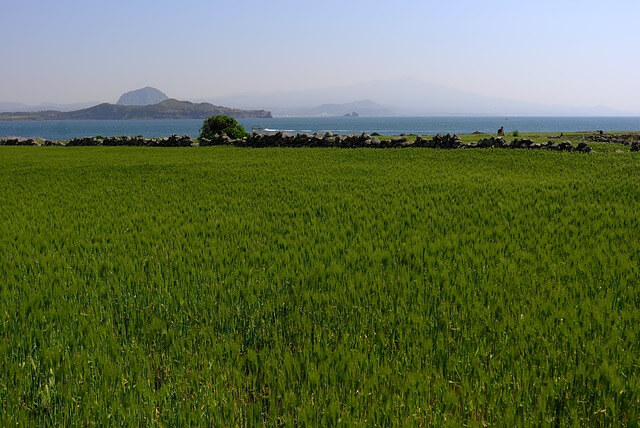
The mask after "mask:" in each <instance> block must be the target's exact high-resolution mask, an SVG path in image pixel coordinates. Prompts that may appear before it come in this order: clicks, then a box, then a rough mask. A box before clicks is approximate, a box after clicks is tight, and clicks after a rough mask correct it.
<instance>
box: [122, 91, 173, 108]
mask: <svg viewBox="0 0 640 428" xmlns="http://www.w3.org/2000/svg"><path fill="white" fill-rule="evenodd" d="M168 99H169V97H167V96H166V95H165V94H164V93H162V91H160V90H159V89H156V88H152V87H151V86H147V87H144V88H142V89H136V90H135V91H129V92H127V93H124V94H122V96H121V97H120V99H119V100H118V102H117V103H116V104H117V105H120V106H148V105H153V104H158V103H160V102H162V101H164V100H168Z"/></svg>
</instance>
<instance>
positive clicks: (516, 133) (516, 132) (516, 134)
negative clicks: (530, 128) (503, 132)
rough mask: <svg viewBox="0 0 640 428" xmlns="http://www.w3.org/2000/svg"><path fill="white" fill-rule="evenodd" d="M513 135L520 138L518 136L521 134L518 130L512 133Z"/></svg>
mask: <svg viewBox="0 0 640 428" xmlns="http://www.w3.org/2000/svg"><path fill="white" fill-rule="evenodd" d="M511 135H513V136H514V137H518V136H520V132H518V130H517V129H516V130H515V131H513V132H512V133H511Z"/></svg>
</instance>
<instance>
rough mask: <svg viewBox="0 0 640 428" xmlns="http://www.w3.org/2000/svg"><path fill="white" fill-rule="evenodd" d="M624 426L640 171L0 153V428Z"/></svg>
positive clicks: (450, 155)
mask: <svg viewBox="0 0 640 428" xmlns="http://www.w3.org/2000/svg"><path fill="white" fill-rule="evenodd" d="M16 424H18V425H20V426H34V425H51V426H54V425H55V426H60V425H74V426H93V425H100V426H112V425H136V426H149V425H162V426H189V425H211V426H255V425H263V424H264V425H268V426H273V425H285V426H291V425H322V426H333V425H339V424H344V425H352V424H353V425H361V426H376V425H378V426H389V425H406V426H418V425H435V426H442V425H454V426H459V425H468V426H484V425H494V424H495V425H499V426H514V425H528V424H531V425H623V426H637V425H638V424H640V156H639V155H638V154H636V153H628V152H625V153H616V152H613V151H608V152H607V151H600V152H598V151H596V152H595V153H591V154H578V153H558V152H549V151H526V150H501V149H486V150H453V151H443V150H429V149H403V150H393V149H389V150H367V149H354V150H348V149H238V148H230V147H207V148H204V147H203V148H198V147H194V148H181V149H161V148H134V147H116V148H109V147H89V148H64V147H1V148H0V425H3V426H9V425H16Z"/></svg>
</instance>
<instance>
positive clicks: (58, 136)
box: [0, 117, 640, 140]
mask: <svg viewBox="0 0 640 428" xmlns="http://www.w3.org/2000/svg"><path fill="white" fill-rule="evenodd" d="M239 122H240V123H241V124H242V125H243V126H244V127H245V129H246V130H247V131H251V130H252V129H254V128H256V129H257V128H259V129H260V130H259V131H258V132H263V133H268V132H276V131H285V132H288V133H292V134H296V133H307V134H312V133H315V132H318V133H324V132H327V131H331V132H333V133H334V134H359V133H362V132H365V131H366V132H369V133H372V132H377V133H379V134H381V135H398V134H402V133H404V134H418V135H435V134H444V133H457V134H468V133H471V132H474V131H480V132H486V133H495V132H496V131H497V130H498V128H500V127H501V126H504V128H505V131H506V132H507V133H509V132H512V131H516V130H517V131H520V132H571V131H596V130H602V131H637V130H640V117H358V118H348V117H312V118H302V117H276V118H272V119H241V120H239ZM201 126H202V120H199V119H198V120H51V121H19V122H0V137H8V136H12V137H41V138H47V139H53V140H65V139H69V138H75V137H89V136H96V135H102V136H105V137H107V136H119V135H143V136H145V137H166V136H169V135H171V134H178V135H189V136H191V137H196V136H198V134H199V130H200V127H201Z"/></svg>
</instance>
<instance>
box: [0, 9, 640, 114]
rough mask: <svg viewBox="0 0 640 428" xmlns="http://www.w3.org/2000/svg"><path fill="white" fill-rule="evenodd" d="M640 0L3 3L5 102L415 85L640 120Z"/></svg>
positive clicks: (0, 89) (0, 83)
mask: <svg viewBox="0 0 640 428" xmlns="http://www.w3.org/2000/svg"><path fill="white" fill-rule="evenodd" d="M639 19H640V2H638V1H637V0H628V1H624V0H609V1H607V2H604V1H600V0H599V1H590V0H580V1H578V0H576V1H573V0H564V1H562V0H555V1H546V0H536V1H518V0H509V1H478V0H473V1H472V0H464V1H463V0H459V1H456V0H450V1H446V2H445V1H442V0H439V1H418V0H416V1H403V0H395V1H376V0H367V1H360V0H351V1H350V0H340V1H333V0H329V1H327V0H323V1H317V0H316V1H306V0H295V1H277V0H274V1H264V0H262V1H242V0H235V1H204V0H203V1H197V0H194V1H187V0H185V1H180V2H177V1H175V2H169V1H162V0H153V1H133V0H129V1H121V0H110V1H93V0H86V1H79V0H74V1H70V0H56V1H50V0H43V1H34V0H0V58H1V62H0V64H1V65H0V101H21V102H26V103H31V104H34V103H39V102H43V101H52V102H60V103H71V102H82V101H93V100H95V101H111V102H115V100H117V98H118V97H119V95H120V94H122V93H123V92H125V91H127V90H131V89H136V88H139V87H142V86H146V85H150V86H155V87H157V88H159V89H161V90H162V91H164V92H165V93H166V94H167V95H169V96H170V97H175V98H181V99H190V98H204V97H213V96H218V95H226V94H231V93H236V92H246V91H254V90H263V91H272V90H281V89H285V90H286V89H309V88H318V87H323V86H333V85H339V84H349V83H357V82H364V81H369V80H378V79H394V78H399V77H404V76H412V77H416V78H418V79H421V80H424V81H427V82H434V83H440V84H445V85H450V86H453V87H456V88H460V89H465V90H471V91H474V92H477V93H480V94H500V95H501V96H503V97H507V98H514V99H522V100H527V101H536V102H542V103H547V104H565V105H576V106H588V105H607V106H609V107H613V108H618V109H624V110H628V111H633V112H640V83H639V79H640V54H638V51H639V47H640V25H639V24H638V20H639Z"/></svg>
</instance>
